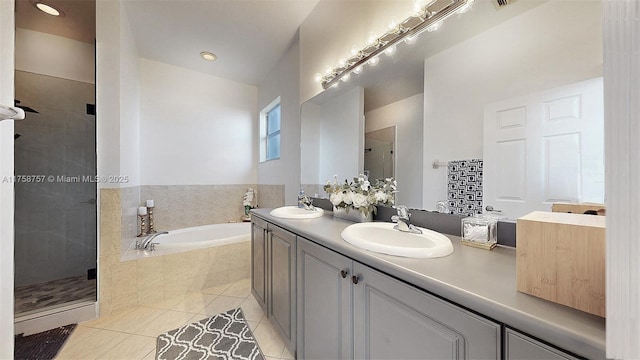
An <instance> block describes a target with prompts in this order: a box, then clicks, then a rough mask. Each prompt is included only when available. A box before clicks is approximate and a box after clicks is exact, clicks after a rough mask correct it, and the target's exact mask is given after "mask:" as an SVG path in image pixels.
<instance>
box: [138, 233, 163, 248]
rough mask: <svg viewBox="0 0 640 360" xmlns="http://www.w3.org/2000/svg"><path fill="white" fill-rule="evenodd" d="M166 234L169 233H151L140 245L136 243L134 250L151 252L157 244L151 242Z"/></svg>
mask: <svg viewBox="0 0 640 360" xmlns="http://www.w3.org/2000/svg"><path fill="white" fill-rule="evenodd" d="M168 233H169V232H168V231H163V232H157V233H153V234H151V235H149V236H147V237H146V238H144V240H143V241H142V243H140V242H138V241H136V249H138V250H149V251H153V250H154V248H155V245H156V244H157V243H154V242H152V241H153V239H155V238H156V237H158V236H160V235H165V234H168Z"/></svg>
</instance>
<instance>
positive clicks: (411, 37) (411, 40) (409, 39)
mask: <svg viewBox="0 0 640 360" xmlns="http://www.w3.org/2000/svg"><path fill="white" fill-rule="evenodd" d="M415 41H416V35H409V36H407V37H406V38H404V42H405V43H406V44H413V43H414V42H415Z"/></svg>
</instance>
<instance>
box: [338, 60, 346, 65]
mask: <svg viewBox="0 0 640 360" xmlns="http://www.w3.org/2000/svg"><path fill="white" fill-rule="evenodd" d="M346 65H347V60H345V59H340V60H338V67H345V66H346Z"/></svg>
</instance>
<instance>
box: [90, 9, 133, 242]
mask: <svg viewBox="0 0 640 360" xmlns="http://www.w3.org/2000/svg"><path fill="white" fill-rule="evenodd" d="M120 11H121V4H120V2H119V1H97V2H96V15H97V16H96V56H97V58H96V133H97V135H96V153H97V168H98V175H105V176H109V175H121V174H120V96H121V94H120V26H121V18H120ZM122 175H126V174H122ZM98 187H99V188H107V187H120V185H119V184H104V183H100V184H98ZM98 236H99V235H98Z"/></svg>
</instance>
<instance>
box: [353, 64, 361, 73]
mask: <svg viewBox="0 0 640 360" xmlns="http://www.w3.org/2000/svg"><path fill="white" fill-rule="evenodd" d="M353 72H354V73H355V74H356V75H357V74H360V73H361V72H362V65H358V66H356V67H355V68H354V69H353Z"/></svg>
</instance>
